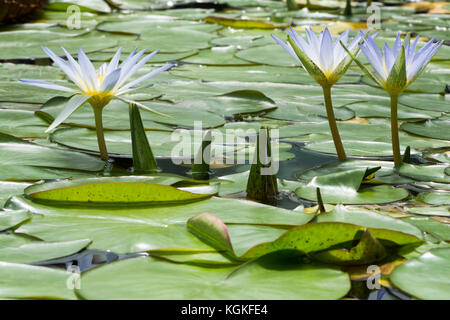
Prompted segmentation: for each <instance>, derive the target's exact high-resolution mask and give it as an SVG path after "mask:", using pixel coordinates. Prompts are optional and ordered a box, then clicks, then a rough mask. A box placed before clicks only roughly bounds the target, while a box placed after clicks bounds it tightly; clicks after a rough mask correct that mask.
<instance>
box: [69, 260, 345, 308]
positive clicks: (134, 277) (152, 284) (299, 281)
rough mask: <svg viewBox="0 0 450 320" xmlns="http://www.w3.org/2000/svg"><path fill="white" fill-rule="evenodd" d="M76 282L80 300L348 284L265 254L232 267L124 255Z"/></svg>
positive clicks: (317, 294) (333, 274)
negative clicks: (244, 288)
mask: <svg viewBox="0 0 450 320" xmlns="http://www.w3.org/2000/svg"><path fill="white" fill-rule="evenodd" d="M280 268H281V269H280ZM230 272H231V273H230ZM111 275H115V279H116V281H115V282H113V281H110V280H108V279H111V278H110V277H111ZM82 283H83V286H82V288H81V289H80V290H78V293H79V294H80V295H81V296H82V297H83V298H86V299H97V298H101V299H220V300H228V299H253V300H254V299H256V300H258V299H276V300H278V299H338V298H340V297H342V296H343V295H345V294H346V293H347V291H348V290H349V289H350V283H349V279H348V275H347V274H345V273H343V272H341V271H338V270H336V269H333V268H330V267H325V266H320V265H316V264H309V265H308V264H301V263H299V262H298V259H297V260H296V259H295V256H294V258H290V257H287V258H283V257H279V256H268V257H264V258H262V259H259V260H257V261H254V262H251V263H249V264H245V265H243V266H241V267H239V268H237V269H233V268H232V267H228V268H202V267H199V266H192V265H186V264H174V263H169V262H164V261H163V260H159V259H154V258H146V257H143V258H135V259H127V260H123V261H119V262H114V263H112V264H109V265H106V266H102V267H101V268H97V269H95V270H91V271H88V272H86V273H85V274H83V276H82ZM123 284H126V285H123ZM242 286H245V287H246V288H248V290H242ZM323 286H326V287H327V288H328V289H327V290H323ZM148 288H153V290H148Z"/></svg>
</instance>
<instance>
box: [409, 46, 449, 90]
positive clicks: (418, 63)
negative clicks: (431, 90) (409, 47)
mask: <svg viewBox="0 0 450 320" xmlns="http://www.w3.org/2000/svg"><path fill="white" fill-rule="evenodd" d="M441 45H442V42H441V43H436V44H434V45H433V46H432V47H431V48H429V50H427V51H426V52H423V53H422V54H421V55H420V56H419V57H418V59H415V60H414V62H413V63H412V64H411V66H410V67H409V68H408V69H407V70H406V72H407V79H408V81H409V82H411V81H413V80H414V79H415V78H416V77H417V75H418V74H419V73H420V71H422V69H423V68H425V66H426V65H427V63H428V62H429V61H430V60H431V58H432V57H433V56H434V54H435V53H436V51H437V50H438V49H439V48H440V47H441Z"/></svg>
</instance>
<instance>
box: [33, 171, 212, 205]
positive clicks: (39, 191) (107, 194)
mask: <svg viewBox="0 0 450 320" xmlns="http://www.w3.org/2000/svg"><path fill="white" fill-rule="evenodd" d="M140 178H141V179H140ZM140 178H139V177H135V176H133V177H112V178H109V177H105V178H87V179H76V180H67V181H57V182H48V183H43V184H34V185H32V186H30V187H28V188H26V189H25V194H26V195H27V196H28V197H30V198H31V199H33V200H35V201H38V202H45V203H54V204H71V205H74V204H80V205H85V206H88V205H103V206H106V205H111V206H118V205H127V206H128V207H129V206H136V205H156V204H173V203H178V202H182V203H187V202H190V201H198V200H201V199H205V198H208V197H211V196H212V195H213V194H215V193H216V190H215V188H200V190H198V191H196V190H197V188H196V187H192V188H183V189H177V188H175V187H172V186H168V185H164V184H157V183H153V181H154V180H155V179H152V178H147V177H140ZM156 181H157V179H156ZM188 190H191V191H192V192H189V191H188ZM193 192H194V193H193ZM195 192H200V193H195ZM204 192H206V193H204Z"/></svg>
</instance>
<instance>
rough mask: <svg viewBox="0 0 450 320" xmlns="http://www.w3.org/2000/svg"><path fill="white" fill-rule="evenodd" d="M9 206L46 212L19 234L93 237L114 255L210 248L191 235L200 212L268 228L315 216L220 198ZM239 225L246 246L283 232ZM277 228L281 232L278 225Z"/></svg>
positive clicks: (17, 203)
mask: <svg viewBox="0 0 450 320" xmlns="http://www.w3.org/2000/svg"><path fill="white" fill-rule="evenodd" d="M7 207H9V208H11V209H19V208H27V209H28V210H29V211H30V212H32V213H35V214H41V215H44V217H42V216H41V215H34V216H33V219H32V220H31V221H30V222H28V223H27V224H24V225H22V226H21V227H20V228H19V229H18V230H17V232H23V233H27V234H32V235H35V236H37V237H39V238H41V239H43V240H45V241H69V240H76V239H83V238H89V239H92V241H93V243H92V245H91V248H93V249H104V250H111V251H113V252H116V253H128V252H138V251H146V250H154V249H170V248H180V249H181V248H188V249H196V250H198V249H201V250H211V247H209V246H208V245H206V244H204V243H203V242H202V241H200V240H198V239H197V238H196V237H195V236H193V235H191V234H190V233H189V232H188V230H187V228H186V225H185V223H186V221H187V220H188V219H189V218H190V217H192V216H194V215H196V214H198V213H201V212H207V211H209V212H213V213H214V215H216V216H218V217H219V218H220V219H221V220H222V221H224V222H225V223H239V224H252V225H253V224H255V225H267V226H272V225H276V226H295V225H300V224H303V223H306V222H308V221H309V220H310V219H311V215H308V214H304V213H302V212H298V211H291V210H286V209H282V208H276V207H271V206H265V205H262V204H258V203H255V202H250V201H243V200H232V199H220V198H211V199H209V200H205V201H199V202H196V203H190V204H183V205H177V206H159V207H141V208H124V207H123V208H121V207H117V208H113V209H112V208H111V207H109V208H104V209H101V208H92V207H91V208H89V207H86V208H82V207H77V208H75V207H73V208H71V207H55V206H50V205H45V204H43V203H42V204H40V203H36V202H33V201H31V200H27V199H25V198H23V197H16V198H13V199H12V200H11V201H10V202H9V203H8V204H7ZM213 209H214V210H213ZM55 226H60V227H55ZM81 226H82V227H81ZM237 228H238V229H236V230H237V233H236V234H237V237H244V238H245V237H247V238H246V241H242V242H240V241H237V243H238V244H239V245H240V246H243V248H245V246H248V244H246V242H249V239H252V238H253V239H258V241H262V239H263V238H264V237H267V236H268V237H269V238H271V237H273V236H275V238H276V237H277V236H278V235H279V233H277V234H273V233H272V235H270V234H268V230H267V227H266V228H260V229H258V228H253V231H252V232H250V230H249V229H248V228H247V229H245V230H246V231H245V232H240V231H239V226H237ZM232 229H233V227H231V230H232ZM243 230H244V229H243ZM275 231H277V230H275ZM275 231H274V232H275ZM278 232H282V230H281V229H278ZM119 235H120V236H119ZM255 237H256V238H255ZM238 239H239V238H238ZM266 239H268V238H266ZM250 243H251V242H250Z"/></svg>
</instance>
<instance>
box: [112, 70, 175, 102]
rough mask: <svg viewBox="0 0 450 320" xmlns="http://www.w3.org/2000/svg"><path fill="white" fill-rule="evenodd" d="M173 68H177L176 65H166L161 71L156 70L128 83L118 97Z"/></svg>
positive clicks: (118, 93) (121, 89)
mask: <svg viewBox="0 0 450 320" xmlns="http://www.w3.org/2000/svg"><path fill="white" fill-rule="evenodd" d="M173 66H175V65H174V64H167V65H165V66H163V67H161V68H159V69H156V70H153V71H152V72H150V73H147V74H146V75H144V76H142V77H139V78H137V79H136V80H133V81H131V82H130V83H128V84H126V85H125V86H123V87H122V88H120V90H119V92H117V95H120V94H122V93H123V90H126V89H128V88H130V87H133V86H135V85H137V84H138V83H140V82H142V81H145V80H147V79H149V78H151V77H153V76H155V75H157V74H158V73H161V72H163V71H166V70H168V69H170V68H172V67H173Z"/></svg>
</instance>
